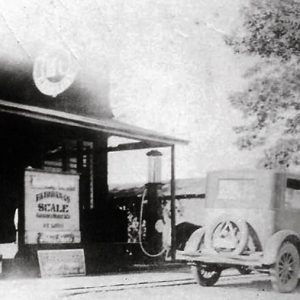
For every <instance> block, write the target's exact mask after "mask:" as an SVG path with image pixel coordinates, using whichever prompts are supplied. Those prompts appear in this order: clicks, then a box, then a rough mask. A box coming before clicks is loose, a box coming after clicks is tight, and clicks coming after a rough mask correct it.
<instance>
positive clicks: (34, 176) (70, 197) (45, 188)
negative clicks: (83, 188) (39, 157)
mask: <svg viewBox="0 0 300 300" xmlns="http://www.w3.org/2000/svg"><path fill="white" fill-rule="evenodd" d="M79 242H80V229H79V175H76V174H60V173H49V172H44V171H37V170H30V169H28V170H26V171H25V243H27V244H47V243H51V244H56V243H79Z"/></svg>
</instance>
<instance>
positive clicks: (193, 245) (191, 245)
mask: <svg viewBox="0 0 300 300" xmlns="http://www.w3.org/2000/svg"><path fill="white" fill-rule="evenodd" d="M204 233H205V227H201V228H199V229H197V230H195V231H194V232H193V233H192V235H191V236H190V238H189V239H188V241H187V242H186V245H185V248H184V252H186V253H188V252H195V251H197V250H198V246H199V243H200V242H201V239H202V238H203V237H204Z"/></svg>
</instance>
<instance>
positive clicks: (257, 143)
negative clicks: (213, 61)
mask: <svg viewBox="0 0 300 300" xmlns="http://www.w3.org/2000/svg"><path fill="white" fill-rule="evenodd" d="M242 14H243V26H242V28H241V30H236V32H235V33H233V34H232V35H231V36H227V37H226V38H225V41H226V43H227V44H228V45H230V46H231V47H232V48H233V49H234V51H235V53H238V54H244V55H245V54H246V55H251V56H254V57H257V58H258V62H257V63H256V64H255V65H254V66H253V67H252V68H250V69H249V70H247V72H246V73H245V78H246V79H247V80H248V81H249V84H248V86H247V88H246V89H244V90H243V91H241V92H236V93H234V94H232V95H231V97H230V101H231V103H232V105H233V106H234V107H235V108H237V109H239V110H241V111H242V112H243V115H244V120H245V123H244V124H243V125H241V126H237V127H235V128H234V130H235V132H236V133H237V135H238V139H237V145H238V146H239V148H240V149H249V150H251V149H253V148H255V147H261V148H262V149H264V154H265V155H264V158H263V159H262V160H261V161H260V162H259V166H261V167H265V168H276V167H283V168H287V167H289V166H290V165H291V164H294V165H298V164H299V163H300V159H299V152H300V142H299V141H298V140H299V136H300V64H299V63H300V2H299V1H295V0H250V2H249V3H248V5H247V6H245V7H243V10H242Z"/></svg>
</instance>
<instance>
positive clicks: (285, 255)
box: [270, 242, 300, 293]
mask: <svg viewBox="0 0 300 300" xmlns="http://www.w3.org/2000/svg"><path fill="white" fill-rule="evenodd" d="M299 268H300V263H299V253H298V250H297V248H296V247H295V245H293V244H292V243H290V242H287V243H284V244H283V245H282V246H281V248H280V249H279V251H278V254H277V258H276V262H275V264H274V266H272V268H271V269H270V274H271V281H272V286H273V288H274V290H276V291H277V292H280V293H290V292H292V291H293V290H294V289H295V288H296V286H297V283H298V274H299Z"/></svg>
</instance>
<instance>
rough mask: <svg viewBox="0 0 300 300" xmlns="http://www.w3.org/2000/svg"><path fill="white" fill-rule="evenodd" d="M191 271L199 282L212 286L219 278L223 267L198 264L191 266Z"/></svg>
mask: <svg viewBox="0 0 300 300" xmlns="http://www.w3.org/2000/svg"><path fill="white" fill-rule="evenodd" d="M191 271H192V274H193V275H194V278H195V279H196V281H197V283H198V284H200V285H202V286H212V285H214V284H215V283H216V282H217V281H218V280H219V278H220V276H221V272H222V269H221V268H220V267H218V266H216V265H202V264H196V265H193V266H191Z"/></svg>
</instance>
